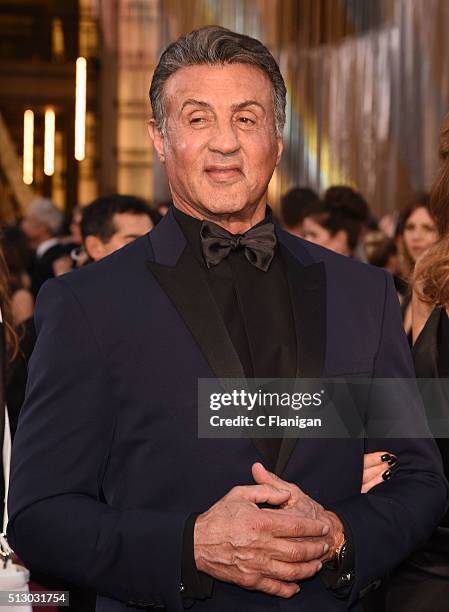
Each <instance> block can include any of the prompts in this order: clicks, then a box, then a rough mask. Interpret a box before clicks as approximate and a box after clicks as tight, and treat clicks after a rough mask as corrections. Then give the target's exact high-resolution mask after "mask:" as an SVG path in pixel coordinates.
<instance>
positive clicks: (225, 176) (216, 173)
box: [205, 164, 242, 182]
mask: <svg viewBox="0 0 449 612" xmlns="http://www.w3.org/2000/svg"><path fill="white" fill-rule="evenodd" d="M205 171H206V174H207V176H208V177H209V178H211V179H212V180H213V181H216V182H226V181H229V180H234V179H236V178H240V177H241V176H242V171H241V169H240V167H239V166H220V165H218V164H217V165H211V166H206V168H205Z"/></svg>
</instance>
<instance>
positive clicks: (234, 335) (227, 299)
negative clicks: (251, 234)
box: [174, 207, 346, 601]
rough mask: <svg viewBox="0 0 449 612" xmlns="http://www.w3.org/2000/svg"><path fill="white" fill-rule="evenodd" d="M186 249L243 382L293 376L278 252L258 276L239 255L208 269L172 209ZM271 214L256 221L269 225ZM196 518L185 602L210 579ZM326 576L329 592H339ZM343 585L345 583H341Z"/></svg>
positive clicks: (207, 590)
mask: <svg viewBox="0 0 449 612" xmlns="http://www.w3.org/2000/svg"><path fill="white" fill-rule="evenodd" d="M174 215H175V218H176V220H177V222H178V224H179V225H180V227H181V229H182V231H183V233H184V235H185V238H186V240H187V247H186V248H188V249H190V250H191V253H192V254H193V255H194V257H195V259H196V260H197V262H198V265H199V266H200V267H201V268H202V270H204V272H205V273H206V278H207V282H208V285H209V288H210V291H211V293H212V296H213V298H214V300H215V302H216V303H217V306H218V308H219V310H220V312H221V315H222V317H223V321H224V323H225V325H226V328H227V330H228V333H229V336H230V338H231V341H232V343H233V345H234V348H235V350H236V352H237V355H238V357H239V359H240V361H241V363H242V366H243V370H244V372H245V376H246V377H247V378H295V376H296V363H297V359H296V350H297V347H296V335H295V327H294V320H293V311H292V305H291V300H290V292H289V287H288V281H287V274H286V270H285V266H284V261H283V258H282V252H281V249H280V248H279V246H278V247H276V252H275V255H274V258H273V261H272V262H271V265H270V267H269V269H268V270H267V271H266V272H264V271H262V270H260V269H258V268H256V267H255V266H254V265H252V264H251V263H250V262H249V261H248V260H247V258H246V257H245V255H244V251H243V250H242V249H241V250H235V251H231V252H230V254H229V255H228V257H226V258H225V259H224V260H223V261H221V262H220V263H219V264H218V265H216V266H213V267H211V268H208V267H207V265H206V263H205V260H204V257H203V251H202V247H201V237H200V230H201V224H202V222H201V221H200V220H199V219H195V218H193V217H191V216H189V215H186V214H184V213H183V212H181V211H180V210H178V209H177V208H176V207H174ZM271 221H272V218H271V210H270V209H268V210H267V215H266V217H265V219H264V220H263V221H261V223H268V222H271ZM281 442H282V440H280V439H264V440H263V446H264V449H265V453H264V454H265V456H266V458H267V460H266V464H267V466H268V467H269V468H270V469H274V466H275V464H276V460H277V456H278V453H279V449H280V444H281ZM197 516H198V514H197V513H195V514H191V515H190V516H189V518H188V519H187V521H186V524H185V528H184V539H183V553H182V586H181V591H182V594H183V597H184V598H185V601H188V600H189V599H190V598H192V599H203V598H206V597H210V595H211V592H212V586H213V579H212V578H211V577H210V576H208V575H207V574H204V573H203V572H199V571H198V570H197V568H196V565H195V558H194V550H193V532H194V527H195V521H196V518H197ZM334 573H335V572H334V571H332V572H331V574H332V579H331V584H328V586H330V587H331V588H334V587H336V588H339V587H340V586H342V585H341V583H340V584H339V583H338V582H337V581H338V578H339V577H340V573H339V572H337V574H336V575H335V577H334ZM345 586H346V585H345Z"/></svg>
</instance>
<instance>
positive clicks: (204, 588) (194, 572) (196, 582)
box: [180, 512, 214, 603]
mask: <svg viewBox="0 0 449 612" xmlns="http://www.w3.org/2000/svg"><path fill="white" fill-rule="evenodd" d="M199 514H200V513H199V512H194V513H192V514H190V516H188V517H187V520H186V522H185V524H184V534H183V540H182V559H181V585H180V592H181V595H182V597H183V599H184V600H189V599H207V598H208V597H212V589H213V586H214V579H213V578H212V577H211V576H209V575H208V574H205V573H204V572H200V571H198V569H197V567H196V563H195V553H194V540H193V534H194V529H195V522H196V519H197V518H198V516H199ZM185 603H188V601H186V602H185Z"/></svg>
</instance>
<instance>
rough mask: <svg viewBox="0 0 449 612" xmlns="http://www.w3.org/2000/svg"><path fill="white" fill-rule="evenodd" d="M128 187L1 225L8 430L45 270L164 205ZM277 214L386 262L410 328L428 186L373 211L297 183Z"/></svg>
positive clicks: (140, 222) (84, 256)
mask: <svg viewBox="0 0 449 612" xmlns="http://www.w3.org/2000/svg"><path fill="white" fill-rule="evenodd" d="M168 208H169V204H168V203H163V204H161V205H160V206H159V207H158V208H154V207H150V206H149V204H148V203H147V202H146V201H145V200H143V199H141V198H138V197H135V196H130V195H119V194H115V195H111V196H103V197H100V198H98V199H97V200H95V201H94V202H92V203H91V204H89V205H88V206H85V207H83V208H81V207H79V208H76V209H75V210H73V212H72V214H71V217H70V218H69V219H65V218H64V215H63V213H62V212H61V211H60V209H59V208H58V207H57V206H56V205H55V204H54V203H53V202H52V201H51V200H49V199H45V198H39V199H36V200H34V201H32V202H31V203H30V204H29V206H28V209H27V210H26V213H25V215H24V217H23V218H22V219H19V220H17V222H16V223H15V224H12V225H8V226H5V227H3V228H2V230H1V234H0V236H1V238H0V246H1V250H2V253H3V258H4V262H3V266H4V268H5V269H4V271H3V279H2V281H1V283H2V287H3V288H4V291H6V293H7V294H8V296H9V306H10V310H11V318H12V321H13V324H14V326H15V328H16V331H17V332H18V333H17V337H18V342H19V346H18V347H17V350H16V351H15V355H14V360H13V361H12V364H11V365H10V367H9V368H8V385H7V403H8V407H9V412H10V419H11V428H12V431H13V432H14V430H15V427H16V424H17V418H18V414H19V411H20V407H21V404H22V402H23V398H24V392H25V383H26V364H27V361H28V358H29V356H30V354H31V352H32V350H33V346H34V342H35V332H34V324H33V312H34V303H35V299H36V296H37V294H38V292H39V289H40V287H41V286H42V284H43V283H44V282H45V281H46V280H47V279H49V278H52V277H54V276H59V275H61V274H65V273H67V272H70V271H71V270H76V269H77V268H79V267H81V266H86V265H90V264H91V263H92V262H96V261H99V260H100V259H102V258H103V257H106V256H107V255H110V254H111V253H113V252H114V251H116V250H117V249H119V248H121V247H123V246H124V245H126V244H128V243H129V242H131V241H132V240H135V239H136V238H138V237H139V236H142V235H144V234H146V233H147V232H148V231H150V230H151V229H152V228H153V227H154V226H155V225H156V224H157V223H158V222H159V220H160V219H161V218H162V216H163V215H164V214H165V213H166V212H167V210H168ZM277 216H278V222H279V223H280V224H281V225H283V226H284V228H285V229H286V230H287V231H289V232H291V233H293V234H296V235H298V236H301V237H303V238H305V239H306V240H309V241H311V242H314V243H316V244H319V245H321V246H323V247H326V248H328V249H331V250H333V251H335V252H337V253H340V254H341V255H343V256H347V257H353V258H356V259H359V260H361V261H363V262H366V263H369V264H372V265H374V266H379V267H382V268H385V269H386V270H388V271H389V272H390V273H391V274H392V275H393V277H394V281H395V285H396V289H397V292H398V298H399V300H400V302H401V307H402V313H403V320H404V328H405V331H406V333H407V334H409V336H410V337H411V335H410V331H411V323H412V321H411V291H410V283H409V281H410V279H411V278H412V275H413V271H414V267H415V263H416V261H417V260H418V259H419V257H420V256H421V255H422V254H423V253H424V252H425V251H426V250H427V249H428V248H429V247H430V246H431V245H432V244H433V243H434V242H435V241H436V240H437V230H436V225H435V222H434V220H433V219H432V216H431V213H430V211H429V197H428V195H427V194H421V195H417V196H416V198H415V199H413V200H412V201H411V202H410V203H409V204H408V206H407V207H406V208H404V209H403V210H402V211H396V212H394V213H392V214H388V215H386V216H384V217H383V218H381V219H376V218H375V216H374V215H373V214H372V212H371V210H370V207H369V204H368V203H367V202H366V200H365V199H364V197H363V196H362V194H360V193H359V192H357V191H356V190H354V189H353V188H351V187H349V186H344V185H337V186H332V187H330V188H329V189H327V190H326V191H325V192H324V193H323V194H321V195H319V194H317V193H316V192H314V191H313V190H311V189H309V188H306V187H295V188H294V189H291V190H290V191H288V192H287V193H286V194H285V195H284V196H283V198H282V200H281V205H280V209H279V211H278V215H277Z"/></svg>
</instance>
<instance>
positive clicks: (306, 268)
mask: <svg viewBox="0 0 449 612" xmlns="http://www.w3.org/2000/svg"><path fill="white" fill-rule="evenodd" d="M150 97H151V102H152V108H153V119H152V120H151V122H150V125H149V130H150V135H151V138H152V139H153V142H154V146H155V149H156V151H157V154H158V156H159V158H160V159H161V161H162V163H164V164H165V167H166V170H167V175H168V179H169V184H170V188H171V192H172V198H173V203H174V207H173V208H172V209H171V210H170V212H169V213H168V214H167V215H166V216H165V217H164V219H163V220H162V221H161V222H160V223H159V224H158V226H157V227H156V228H155V229H154V230H153V231H152V232H150V234H149V235H147V236H145V237H143V238H140V239H138V240H136V241H135V242H133V243H132V244H130V245H128V246H126V247H124V248H123V249H121V250H120V251H118V252H116V253H114V254H113V255H111V256H109V257H106V258H105V259H103V260H102V261H100V262H98V263H96V264H93V265H91V266H87V267H86V268H85V269H83V270H81V271H79V272H76V273H72V274H69V275H67V276H64V277H60V278H58V279H56V280H53V281H50V282H48V283H47V284H46V286H45V287H44V288H43V290H42V292H41V295H40V298H39V300H38V304H37V311H36V324H37V329H38V340H37V345H36V348H35V351H34V354H33V357H32V360H31V364H30V376H29V384H28V390H27V399H26V402H25V406H24V407H23V409H22V414H21V421H20V424H19V428H18V432H17V434H16V440H15V446H14V450H13V465H12V480H11V496H10V516H11V520H10V525H9V531H8V534H9V538H10V540H11V543H12V545H13V547H14V548H15V550H16V551H17V553H18V554H19V555H20V557H21V558H22V559H23V560H24V561H25V563H26V564H27V565H28V566H29V567H30V568H32V569H36V570H40V571H42V572H46V573H49V574H56V575H58V576H60V577H61V578H64V579H66V580H69V581H71V582H73V583H75V584H79V585H84V586H86V587H89V588H93V589H95V590H96V591H97V593H98V598H97V610H99V611H108V612H110V611H113V610H123V611H125V610H128V609H130V608H137V609H143V608H144V609H166V610H170V611H171V612H173V611H180V610H182V609H183V608H184V607H190V606H192V605H194V606H195V609H197V610H203V611H207V612H211V611H214V612H228V611H229V610H235V611H241V612H248V611H249V610H256V609H257V610H263V611H269V610H279V609H281V610H284V611H286V612H287V611H289V610H291V611H294V610H295V611H296V610H298V611H299V610H311V609H316V610H319V611H320V612H326V611H334V610H346V609H348V608H349V607H351V606H354V609H357V608H358V607H359V603H358V600H359V597H360V596H361V595H363V593H364V592H365V591H366V590H367V589H369V588H370V587H371V586H372V585H373V584H375V583H376V581H377V580H378V579H379V578H380V577H382V576H383V575H384V574H386V573H387V572H388V571H389V570H390V569H392V568H393V567H395V566H396V565H398V564H399V563H400V562H401V561H402V560H403V559H404V558H406V557H407V556H408V554H409V553H410V552H411V551H412V550H413V549H414V548H416V547H417V546H419V545H420V544H421V543H422V542H424V541H425V540H426V539H427V538H428V537H429V535H430V533H431V532H432V530H433V528H434V527H435V526H436V524H437V523H438V520H439V519H440V517H441V515H442V514H443V512H444V510H445V507H446V505H447V501H448V488H447V483H446V481H445V479H444V477H443V474H442V468H441V462H440V459H439V457H438V451H437V449H436V447H435V444H434V443H433V441H432V440H430V439H425V440H418V439H414V440H408V439H402V440H389V441H388V442H389V444H388V448H389V450H390V451H391V452H392V453H394V454H396V455H398V456H400V458H401V460H400V467H399V468H398V469H397V472H396V474H395V477H394V478H393V479H391V480H389V481H388V482H385V483H383V484H382V485H381V486H379V487H376V488H375V489H373V490H372V491H370V492H369V493H368V494H366V495H361V493H360V489H361V472H362V464H363V453H364V452H369V451H371V450H380V448H382V447H381V446H380V442H379V441H378V440H371V439H368V440H364V439H361V438H358V439H347V440H338V439H326V440H319V439H301V440H300V441H298V442H296V440H293V439H284V440H276V439H273V440H256V439H255V440H246V439H241V438H239V439H215V440H210V439H206V438H204V439H199V438H198V435H197V416H198V415H197V410H198V406H197V393H198V388H197V385H198V379H199V378H216V379H218V380H220V381H221V380H225V379H227V378H244V377H250V378H251V377H257V378H263V377H270V378H275V377H279V378H295V377H309V378H314V377H336V376H340V375H346V376H359V375H365V376H376V377H411V376H412V364H411V360H410V355H409V351H408V348H407V342H406V339H405V337H404V334H403V331H402V325H401V320H400V313H399V307H398V304H397V299H396V295H395V291H394V287H393V284H392V281H391V278H390V277H389V276H388V275H387V274H386V273H385V272H384V271H382V270H379V269H371V268H369V267H367V266H365V265H363V264H360V263H357V262H355V261H352V260H350V259H347V258H343V257H340V256H338V255H336V254H334V253H331V252H329V251H327V250H325V249H323V248H321V247H318V246H316V245H312V244H310V243H307V242H305V241H303V240H301V239H299V238H296V237H294V236H292V235H290V234H288V233H286V232H284V231H283V230H282V229H280V228H279V227H277V226H275V225H274V224H273V222H272V219H271V213H270V210H269V209H268V207H267V189H268V183H269V181H270V178H271V176H272V174H273V171H274V169H275V167H276V165H277V164H278V162H279V159H280V157H281V153H282V130H283V125H284V121H285V86H284V82H283V79H282V76H281V74H280V71H279V68H278V66H277V64H276V62H275V60H274V58H273V57H272V56H271V54H270V53H269V52H268V50H267V49H266V48H265V47H264V46H263V45H262V44H261V43H260V42H259V41H257V40H254V39H252V38H249V37H247V36H243V35H240V34H236V33H233V32H230V31H229V30H226V29H223V28H219V27H206V28H202V29H200V30H197V31H194V32H191V33H190V34H188V35H186V36H184V37H182V38H180V39H179V40H178V41H176V42H175V43H173V44H172V45H170V46H169V47H168V48H167V49H166V51H165V52H164V54H163V55H162V57H161V59H160V61H159V64H158V66H157V68H156V71H155V73H154V76H153V80H152V84H151V90H150ZM416 410H418V408H417V407H416V406H413V405H412V406H404V415H406V416H407V418H410V419H413V418H419V417H420V416H421V415H420V414H418V413H417V412H416ZM414 411H415V412H414ZM262 464H264V465H262ZM264 466H267V467H268V468H270V471H267V470H266V469H265V467H264ZM261 506H262V507H261Z"/></svg>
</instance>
